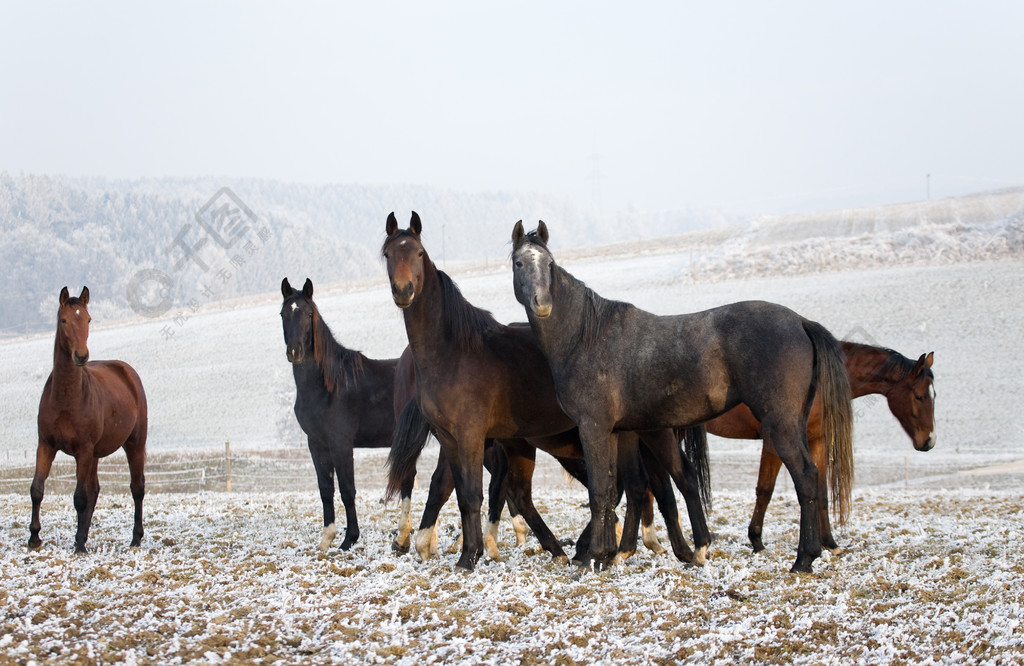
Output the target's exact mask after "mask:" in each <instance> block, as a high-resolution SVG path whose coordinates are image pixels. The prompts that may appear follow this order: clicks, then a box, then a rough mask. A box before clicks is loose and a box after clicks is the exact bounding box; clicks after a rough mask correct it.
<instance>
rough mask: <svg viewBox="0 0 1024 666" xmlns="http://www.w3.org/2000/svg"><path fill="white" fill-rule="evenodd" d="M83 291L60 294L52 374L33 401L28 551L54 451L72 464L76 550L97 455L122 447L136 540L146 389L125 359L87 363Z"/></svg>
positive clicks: (35, 544) (90, 501)
mask: <svg viewBox="0 0 1024 666" xmlns="http://www.w3.org/2000/svg"><path fill="white" fill-rule="evenodd" d="M88 305H89V288H88V287H84V288H83V289H82V293H81V295H80V296H79V297H78V298H73V297H71V296H69V295H68V288H67V287H64V288H63V289H62V290H61V292H60V307H59V308H58V310H57V339H56V342H55V343H54V346H53V371H52V372H51V373H50V376H49V377H48V378H47V379H46V385H45V386H44V387H43V396H42V398H41V399H40V400H39V445H38V448H36V471H35V476H34V477H33V479H32V488H31V493H30V494H31V496H32V523H31V525H30V526H29V539H28V547H29V548H33V549H36V548H39V547H40V546H41V545H42V541H41V540H40V539H39V529H40V525H39V506H40V504H41V503H42V501H43V489H44V486H45V485H46V477H48V476H49V475H50V466H51V465H52V464H53V459H54V457H55V456H56V455H57V452H58V451H62V452H64V453H66V454H68V455H69V456H73V457H74V459H75V466H76V476H77V484H76V486H75V494H74V500H75V511H76V512H77V513H78V531H77V532H75V552H78V553H84V552H86V548H85V542H86V539H88V538H89V526H90V525H91V524H92V514H93V511H94V510H95V509H96V498H97V497H98V496H99V494H100V482H99V478H98V476H97V465H98V463H99V459H100V458H105V457H106V456H109V455H110V454H111V453H113V452H114V451H117V450H118V449H124V452H125V455H126V456H128V470H129V472H130V475H131V483H130V487H131V492H132V499H134V500H135V528H134V529H133V530H132V541H131V546H138V545H139V544H140V543H141V541H142V498H143V497H144V496H145V494H146V477H145V474H144V472H143V468H144V467H145V464H146V431H147V422H146V392H145V391H143V389H142V380H140V379H139V375H138V373H136V372H135V370H134V369H133V368H132V367H131V366H130V365H128V364H127V363H125V362H123V361H93V362H89V347H88V344H87V342H88V338H89V322H90V321H92V318H91V317H90V316H89V310H88Z"/></svg>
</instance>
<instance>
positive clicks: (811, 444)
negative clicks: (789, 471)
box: [807, 433, 841, 553]
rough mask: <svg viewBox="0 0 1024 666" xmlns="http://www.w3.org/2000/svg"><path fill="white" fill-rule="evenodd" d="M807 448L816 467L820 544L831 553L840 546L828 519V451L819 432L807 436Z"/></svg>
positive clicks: (837, 551) (838, 549)
mask: <svg viewBox="0 0 1024 666" xmlns="http://www.w3.org/2000/svg"><path fill="white" fill-rule="evenodd" d="M807 448H808V449H809V450H810V453H811V460H813V461H814V466H815V467H816V468H817V469H818V522H819V523H820V525H821V546H822V548H828V549H829V550H830V551H832V552H833V553H839V551H840V550H841V548H839V544H837V543H836V540H835V537H833V536H832V523H831V521H829V519H828V452H827V451H826V449H825V438H824V437H823V436H822V435H821V434H820V433H815V434H812V435H811V436H809V437H808V438H807Z"/></svg>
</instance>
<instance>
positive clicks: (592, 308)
mask: <svg viewBox="0 0 1024 666" xmlns="http://www.w3.org/2000/svg"><path fill="white" fill-rule="evenodd" d="M522 244H529V245H536V246H537V247H539V248H541V249H543V250H544V251H545V252H548V253H550V252H551V250H549V249H548V245H547V243H545V242H544V239H543V238H541V237H540V235H539V234H538V233H537V231H536V230H534V231H528V232H526V235H525V236H524V237H523V240H522ZM515 250H516V248H514V247H513V248H512V252H511V253H510V255H509V256H510V257H511V255H512V254H514V253H515ZM554 266H555V276H556V279H555V280H554V282H555V283H558V284H567V283H568V284H576V285H579V286H580V287H581V288H582V293H583V302H582V303H580V314H579V317H580V321H579V327H578V328H577V335H576V336H574V337H575V339H574V340H573V342H572V346H573V347H575V348H578V349H580V350H587V349H590V348H591V347H593V346H594V345H595V344H596V343H597V342H598V341H599V340H600V339H601V330H602V328H603V324H604V321H605V320H606V319H610V318H614V317H617V316H618V315H619V314H620V313H622V312H625V311H626V310H628V309H630V308H632V307H633V306H632V305H631V304H629V303H624V302H622V301H613V300H610V299H607V298H604V297H603V296H601V295H599V294H598V293H597V292H595V291H594V290H593V289H591V288H590V287H588V286H587V285H586V283H584V282H583V281H582V280H580V279H579V278H577V277H576V276H574V275H572V274H571V273H569V272H568V271H567V270H565V269H564V268H562V267H561V266H559V265H558V264H557V263H555V265H554ZM566 296H567V297H570V298H572V297H573V296H572V294H566Z"/></svg>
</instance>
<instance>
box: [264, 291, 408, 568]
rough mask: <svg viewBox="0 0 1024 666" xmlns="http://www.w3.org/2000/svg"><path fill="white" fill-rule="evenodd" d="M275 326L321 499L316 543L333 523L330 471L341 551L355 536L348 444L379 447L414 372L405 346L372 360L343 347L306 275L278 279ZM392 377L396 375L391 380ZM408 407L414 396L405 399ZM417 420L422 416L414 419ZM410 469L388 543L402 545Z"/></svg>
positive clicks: (326, 537) (385, 443) (323, 543)
mask: <svg viewBox="0 0 1024 666" xmlns="http://www.w3.org/2000/svg"><path fill="white" fill-rule="evenodd" d="M281 295H282V296H284V304H283V305H282V306H281V325H282V326H283V328H284V342H285V345H286V346H287V353H288V361H289V362H291V364H292V373H293V374H294V376H295V418H296V419H298V422H299V426H300V427H301V428H302V430H303V432H305V433H306V437H307V440H308V443H309V453H310V455H311V456H312V458H313V467H314V468H315V469H316V479H317V485H318V486H319V488H320V500H321V502H322V503H323V508H324V530H323V536H322V538H321V540H320V546H319V548H320V550H322V551H326V550H327V549H328V548H329V547H330V545H331V542H332V541H333V540H334V537H335V536H336V535H337V528H336V527H335V525H334V479H335V476H337V480H338V490H339V491H340V493H341V502H342V504H344V506H345V538H344V540H343V541H342V542H341V549H342V550H348V549H349V548H351V547H352V544H354V543H355V542H356V540H357V539H359V520H358V518H357V517H356V503H355V499H356V484H355V472H354V470H353V461H352V449H353V448H386V447H389V446H391V436H392V432H393V430H394V427H395V418H396V415H397V413H398V412H399V411H400V410H401V409H404V407H405V405H406V404H408V403H409V402H410V400H411V399H412V396H413V392H414V390H415V387H414V385H413V384H412V382H413V378H414V376H415V373H414V371H413V367H412V356H411V355H410V354H409V352H408V350H406V352H405V353H403V355H402V358H401V359H388V360H375V359H370V358H367V357H366V356H364V355H363V354H361V353H359V352H357V351H353V350H351V349H346V348H345V347H344V346H342V345H341V344H340V343H338V341H337V340H335V339H334V335H333V334H332V333H331V329H330V328H328V326H327V323H326V322H325V321H324V320H323V317H321V316H320V310H319V309H317V307H316V303H314V302H313V282H312V281H311V280H309V279H308V278H307V279H306V283H305V285H303V287H302V290H301V291H299V290H297V289H293V288H292V286H291V285H290V284H288V278H285V279H284V280H283V281H282V282H281ZM396 376H397V381H396ZM412 409H415V402H413V403H412ZM421 422H422V419H421ZM408 434H409V436H412V437H418V438H422V442H420V443H419V445H420V446H421V447H422V446H423V442H425V441H426V438H427V435H428V432H427V430H426V428H425V427H420V428H411V429H409V431H408ZM415 480H416V470H415V469H413V470H412V472H411V474H407V475H406V476H405V477H404V478H403V479H401V481H400V483H399V486H400V490H401V498H402V505H401V506H402V511H401V516H400V518H399V531H398V536H397V537H396V538H395V542H394V544H393V548H394V549H395V550H398V551H407V550H408V549H409V532H410V528H411V521H410V518H409V504H410V496H411V495H412V487H413V484H414V482H415Z"/></svg>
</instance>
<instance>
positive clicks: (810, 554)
mask: <svg viewBox="0 0 1024 666" xmlns="http://www.w3.org/2000/svg"><path fill="white" fill-rule="evenodd" d="M761 426H762V427H761V432H762V433H763V435H764V441H765V444H767V445H770V446H771V447H772V448H773V449H775V452H776V453H777V454H778V456H779V458H781V459H782V462H783V464H784V465H785V466H786V469H788V470H789V474H790V476H791V477H792V478H793V487H794V488H796V497H797V500H798V501H799V502H800V543H799V545H798V546H797V556H796V561H795V562H794V563H793V566H792V567H791V568H790V571H791V572H793V573H811V572H812V571H813V568H812V565H813V564H814V560H815V559H817V558H818V556H820V555H821V531H820V530H821V524H820V522H819V516H818V468H817V467H815V466H814V461H812V460H811V456H810V454H809V453H808V451H807V428H806V424H805V423H797V422H792V421H782V420H781V419H780V420H778V421H775V420H773V419H769V422H768V423H765V420H762V421H761Z"/></svg>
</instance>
